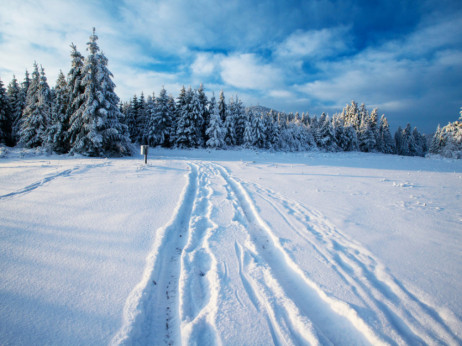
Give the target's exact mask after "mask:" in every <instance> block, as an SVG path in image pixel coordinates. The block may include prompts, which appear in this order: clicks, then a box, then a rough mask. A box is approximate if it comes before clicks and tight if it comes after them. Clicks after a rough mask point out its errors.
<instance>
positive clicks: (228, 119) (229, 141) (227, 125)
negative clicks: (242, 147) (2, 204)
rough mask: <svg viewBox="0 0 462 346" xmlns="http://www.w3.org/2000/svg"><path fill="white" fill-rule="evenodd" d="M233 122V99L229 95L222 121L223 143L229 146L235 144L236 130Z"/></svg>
mask: <svg viewBox="0 0 462 346" xmlns="http://www.w3.org/2000/svg"><path fill="white" fill-rule="evenodd" d="M234 124H235V118H234V100H233V98H232V97H231V98H230V101H229V105H228V106H227V107H225V122H224V123H223V128H224V131H225V143H226V145H227V146H230V147H231V146H235V145H236V132H235V128H234Z"/></svg>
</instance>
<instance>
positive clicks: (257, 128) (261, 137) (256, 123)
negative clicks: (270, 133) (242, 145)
mask: <svg viewBox="0 0 462 346" xmlns="http://www.w3.org/2000/svg"><path fill="white" fill-rule="evenodd" d="M265 125H266V124H265V119H264V118H263V115H262V114H261V115H260V116H255V117H254V118H253V129H254V136H255V143H254V145H255V146H256V147H257V148H260V149H263V148H266V146H267V144H266V141H267V138H266V126H265Z"/></svg>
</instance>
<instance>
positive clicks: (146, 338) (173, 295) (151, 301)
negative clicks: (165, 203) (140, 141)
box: [111, 164, 198, 345]
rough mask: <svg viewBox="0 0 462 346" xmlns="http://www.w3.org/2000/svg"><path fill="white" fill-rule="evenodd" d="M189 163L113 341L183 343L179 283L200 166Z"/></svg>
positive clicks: (121, 342)
mask: <svg viewBox="0 0 462 346" xmlns="http://www.w3.org/2000/svg"><path fill="white" fill-rule="evenodd" d="M189 167H190V172H189V174H188V182H187V184H186V186H185V188H184V190H183V192H182V195H181V197H180V200H179V202H178V204H177V207H176V210H175V211H174V214H173V217H172V220H171V221H170V222H169V224H168V225H166V226H165V227H163V228H161V229H158V230H157V231H156V233H157V235H156V240H155V242H154V245H153V248H152V250H151V252H150V254H149V256H148V258H147V259H146V266H145V270H144V273H143V277H142V280H141V281H140V283H139V284H138V285H137V286H136V287H135V288H134V289H133V291H132V292H131V293H130V295H129V297H128V298H127V301H126V303H125V307H124V323H123V325H122V327H121V329H120V330H119V331H118V333H117V334H116V335H115V336H114V338H113V339H112V341H111V344H113V345H133V344H139V345H161V344H168V345H173V344H179V343H180V340H181V332H180V325H181V321H180V312H179V300H180V299H179V292H178V284H179V278H180V272H181V256H182V252H183V250H184V247H185V246H186V240H187V238H188V234H189V224H190V220H191V215H192V210H193V206H194V205H195V199H196V194H197V189H198V182H197V180H198V177H197V167H196V166H195V165H193V164H190V165H189Z"/></svg>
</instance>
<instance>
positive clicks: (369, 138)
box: [358, 116, 376, 153]
mask: <svg viewBox="0 0 462 346" xmlns="http://www.w3.org/2000/svg"><path fill="white" fill-rule="evenodd" d="M375 138H376V136H375V134H374V131H373V129H372V122H371V119H370V118H369V117H368V116H363V117H362V121H361V127H360V128H359V138H358V139H359V149H360V150H361V151H363V152H366V153H367V152H372V151H375V147H376V139H375Z"/></svg>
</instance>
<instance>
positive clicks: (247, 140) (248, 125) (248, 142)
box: [242, 110, 255, 148]
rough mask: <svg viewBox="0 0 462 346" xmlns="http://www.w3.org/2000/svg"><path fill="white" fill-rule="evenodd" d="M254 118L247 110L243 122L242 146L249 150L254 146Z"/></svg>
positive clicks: (251, 112) (250, 111)
mask: <svg viewBox="0 0 462 346" xmlns="http://www.w3.org/2000/svg"><path fill="white" fill-rule="evenodd" d="M254 118H255V116H254V114H253V111H252V110H249V111H248V112H247V114H246V120H245V129H244V143H243V144H242V145H243V146H244V148H251V147H253V146H254V145H255V131H254V126H253V125H254V121H253V119H254Z"/></svg>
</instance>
